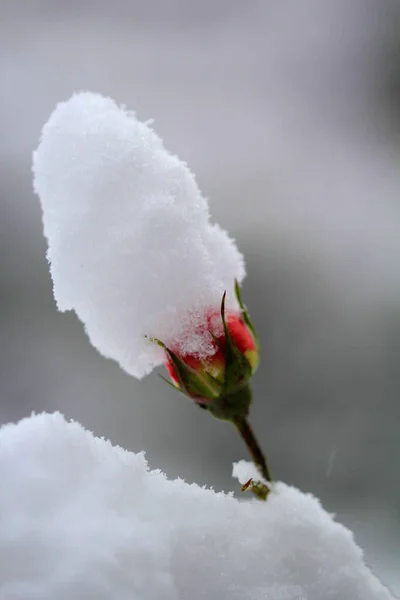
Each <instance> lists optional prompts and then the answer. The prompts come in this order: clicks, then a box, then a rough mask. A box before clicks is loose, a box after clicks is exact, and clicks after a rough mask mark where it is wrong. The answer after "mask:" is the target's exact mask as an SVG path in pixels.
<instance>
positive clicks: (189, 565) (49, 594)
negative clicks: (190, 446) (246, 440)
mask: <svg viewBox="0 0 400 600" xmlns="http://www.w3.org/2000/svg"><path fill="white" fill-rule="evenodd" d="M0 481H1V491H0V598H1V599H2V600H56V599H57V600H71V599H74V600H89V599H90V600H110V599H111V598H112V599H113V600H390V599H391V598H393V597H392V596H391V594H390V592H389V591H388V590H387V589H386V588H385V587H384V586H383V585H382V584H381V583H380V582H379V581H378V580H377V579H376V577H375V576H374V575H373V574H372V573H371V572H370V571H369V569H368V568H367V567H366V566H365V564H364V563H363V557H362V551H361V550H360V548H358V547H357V545H356V544H355V542H354V540H353V537H352V534H351V532H350V531H349V530H348V529H346V528H345V527H343V526H342V525H340V524H338V523H336V522H335V521H334V519H333V518H332V516H331V515H329V514H328V513H326V512H325V511H324V509H323V508H322V507H321V505H320V503H319V502H318V500H317V499H316V498H314V497H313V496H311V495H308V494H303V493H302V492H300V491H299V490H297V489H294V488H292V487H289V486H287V485H285V484H283V483H276V484H274V485H273V489H272V491H271V493H270V496H269V498H268V501H267V502H265V503H264V502H260V501H258V500H253V501H250V502H239V501H238V500H236V499H235V498H234V497H233V496H232V495H224V494H222V493H219V494H217V493H215V492H214V491H212V490H207V489H203V488H200V487H198V486H197V485H188V484H186V483H185V482H183V481H181V480H176V481H168V480H167V479H166V477H165V476H164V475H163V474H162V473H160V472H159V471H149V470H148V468H147V465H146V461H145V458H144V455H143V454H133V453H130V452H127V451H125V450H123V449H121V448H118V447H113V446H112V445H111V444H110V442H108V441H105V440H104V439H98V438H95V437H94V436H93V435H92V434H91V433H90V432H88V431H85V430H84V429H83V427H82V426H81V425H79V424H77V423H68V422H66V421H65V419H64V418H63V416H62V415H61V414H59V413H56V414H53V415H49V414H40V415H37V416H32V417H30V418H27V419H24V420H22V421H21V422H19V423H18V424H16V425H6V426H4V427H3V428H1V429H0Z"/></svg>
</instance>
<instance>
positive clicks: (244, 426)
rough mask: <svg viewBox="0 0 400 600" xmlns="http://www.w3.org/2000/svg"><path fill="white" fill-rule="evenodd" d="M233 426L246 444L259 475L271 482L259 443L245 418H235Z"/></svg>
mask: <svg viewBox="0 0 400 600" xmlns="http://www.w3.org/2000/svg"><path fill="white" fill-rule="evenodd" d="M233 423H234V425H235V426H236V428H237V430H238V431H239V433H240V436H241V438H242V439H243V441H244V443H245V444H246V446H247V448H248V450H249V452H250V455H251V458H252V459H253V462H254V463H255V465H256V466H257V467H258V469H259V471H260V473H261V475H262V476H263V477H264V479H266V480H267V481H272V479H271V474H270V472H269V468H268V465H267V461H266V458H265V456H264V454H263V452H262V450H261V448H260V445H259V443H258V442H257V439H256V437H255V435H254V433H253V430H252V429H251V427H250V424H249V422H248V420H247V419H246V418H245V417H237V418H236V419H234V420H233Z"/></svg>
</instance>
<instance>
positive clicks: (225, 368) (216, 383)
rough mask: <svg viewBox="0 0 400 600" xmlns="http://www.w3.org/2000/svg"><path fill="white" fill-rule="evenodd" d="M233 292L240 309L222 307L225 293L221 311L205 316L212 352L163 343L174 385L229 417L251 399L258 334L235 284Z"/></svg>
mask: <svg viewBox="0 0 400 600" xmlns="http://www.w3.org/2000/svg"><path fill="white" fill-rule="evenodd" d="M235 291H236V296H237V299H238V302H239V306H240V309H239V310H237V311H234V310H229V311H226V310H225V295H226V294H224V295H223V298H222V303H221V312H220V314H219V311H216V310H211V311H210V312H209V313H208V315H207V319H206V321H207V325H206V326H207V328H208V332H209V334H210V336H211V338H212V343H213V345H214V348H215V352H214V354H213V355H211V356H208V357H206V358H204V359H202V358H199V357H198V356H196V355H192V354H186V355H182V354H179V353H178V352H177V351H175V350H174V349H173V348H167V347H165V346H163V347H164V348H165V352H166V361H165V366H166V368H167V370H168V373H169V375H170V378H171V380H172V384H173V385H174V387H176V388H177V389H178V390H179V391H181V392H183V393H184V394H185V395H187V396H189V397H190V398H192V399H193V400H194V401H195V402H196V403H197V404H199V405H200V406H202V407H203V408H207V409H208V410H210V412H212V413H213V414H214V416H217V417H219V418H222V419H228V420H231V419H232V418H235V417H237V416H245V415H247V413H248V410H249V407H250V402H251V394H250V390H249V387H248V384H249V381H250V379H251V377H252V376H253V374H254V372H255V370H256V368H257V366H258V362H259V349H258V343H257V337H256V334H255V331H254V328H253V326H252V324H251V321H250V319H249V316H248V314H247V312H246V309H245V307H244V305H243V303H242V301H241V297H240V290H239V285H238V284H237V283H236V286H235Z"/></svg>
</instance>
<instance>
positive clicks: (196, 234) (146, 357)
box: [33, 92, 245, 378]
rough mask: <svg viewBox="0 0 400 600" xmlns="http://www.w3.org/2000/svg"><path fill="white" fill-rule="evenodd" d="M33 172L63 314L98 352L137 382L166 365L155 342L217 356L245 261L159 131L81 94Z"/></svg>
mask: <svg viewBox="0 0 400 600" xmlns="http://www.w3.org/2000/svg"><path fill="white" fill-rule="evenodd" d="M33 171H34V188H35V191H36V193H37V194H38V195H39V197H40V201H41V205H42V209H43V225H44V233H45V236H46V238H47V241H48V251H47V257H48V260H49V263H50V270H51V275H52V278H53V283H54V296H55V299H56V302H57V306H58V308H59V309H60V310H61V311H66V310H75V312H76V313H77V315H78V317H79V318H80V319H81V321H82V322H83V323H84V325H85V330H86V332H87V334H88V335H89V337H90V341H91V342H92V344H93V345H94V346H95V347H96V348H97V349H98V350H99V351H100V352H101V353H102V354H103V355H104V356H107V357H109V358H113V359H114V360H116V361H117V362H118V363H119V364H120V365H121V367H122V368H123V369H125V370H126V371H127V372H128V373H130V374H131V375H134V376H135V377H138V378H141V377H143V376H144V375H146V374H147V373H149V372H150V371H151V370H152V369H153V367H155V366H156V365H158V364H162V363H163V361H164V351H163V350H162V349H161V348H160V347H159V346H157V345H156V344H152V343H151V341H150V339H149V338H158V339H160V340H162V341H163V342H164V343H165V344H166V345H167V346H171V347H172V345H174V347H175V348H176V350H177V351H179V352H180V354H195V355H196V356H198V357H199V358H201V359H205V358H206V357H207V356H209V355H212V354H213V353H214V352H215V349H214V345H213V340H212V339H211V338H210V336H209V334H208V331H207V327H206V326H207V315H208V313H209V311H210V310H215V309H218V306H219V304H220V301H221V296H222V294H223V292H224V290H226V289H230V288H231V286H232V282H233V281H234V279H237V280H238V281H239V282H241V281H242V280H243V278H244V275H245V269H244V261H243V257H242V255H241V254H240V252H239V251H238V249H237V247H236V244H235V242H234V241H233V240H232V239H231V238H230V237H229V236H228V234H227V233H226V232H225V231H224V230H223V229H221V228H220V227H219V226H218V225H216V224H213V223H211V222H210V215H209V210H208V203H207V200H206V199H205V198H204V197H203V196H202V195H201V193H200V190H199V188H198V186H197V183H196V180H195V177H194V175H193V174H192V173H191V172H190V170H189V168H188V167H187V165H186V164H185V163H184V162H182V161H181V160H179V159H178V158H177V157H176V156H173V155H172V154H170V153H169V152H168V151H167V150H166V149H165V148H164V146H163V142H162V140H161V139H160V137H159V136H158V135H157V134H156V133H155V132H154V131H153V129H151V127H149V125H148V124H147V123H143V122H140V121H139V120H138V119H137V118H136V116H135V114H134V113H132V112H129V111H127V110H126V109H125V108H124V107H119V106H118V105H117V104H116V103H115V102H114V101H113V100H112V99H111V98H104V97H102V96H100V95H98V94H92V93H88V92H85V93H79V94H75V95H74V96H73V97H72V98H70V99H69V100H68V101H67V102H63V103H61V104H59V105H58V106H57V107H56V109H55V110H54V112H53V114H52V115H51V116H50V119H49V121H48V122H47V124H46V125H45V126H44V128H43V132H42V136H41V140H40V144H39V147H38V149H37V150H36V152H35V153H34V158H33ZM237 308H238V307H237V302H236V300H235V298H234V296H233V294H228V297H227V309H229V310H235V309H236V310H237Z"/></svg>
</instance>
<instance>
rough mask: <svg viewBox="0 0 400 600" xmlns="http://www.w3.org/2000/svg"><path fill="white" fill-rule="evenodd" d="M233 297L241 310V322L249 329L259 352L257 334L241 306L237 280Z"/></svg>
mask: <svg viewBox="0 0 400 600" xmlns="http://www.w3.org/2000/svg"><path fill="white" fill-rule="evenodd" d="M235 296H236V300H237V301H238V303H239V306H240V310H241V312H242V317H243V320H244V322H245V323H246V325H247V327H248V328H249V329H250V331H251V334H252V336H253V338H254V341H255V343H256V346H257V350H259V346H260V344H259V340H258V335H257V332H256V330H255V327H254V325H253V323H252V321H251V319H250V316H249V313H248V312H247V308H246V306H245V305H244V304H243V300H242V294H241V292H240V285H239V282H238V280H237V279H235Z"/></svg>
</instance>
